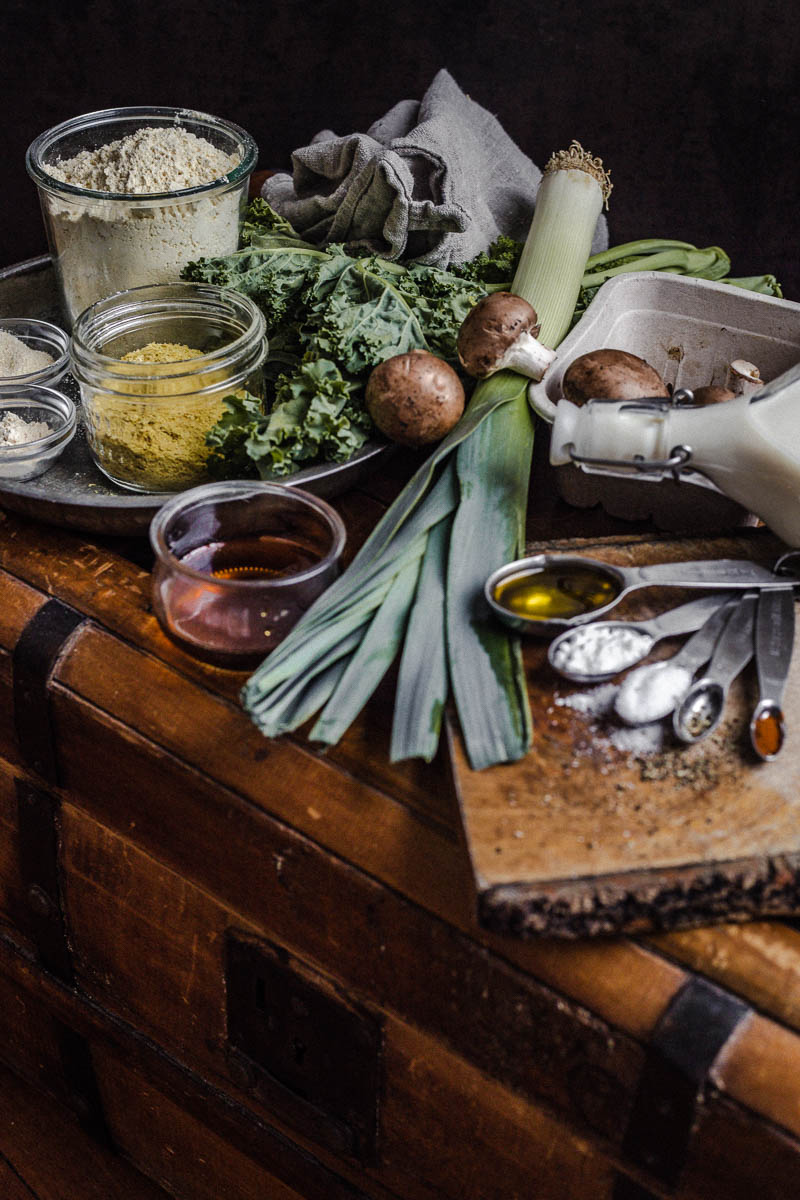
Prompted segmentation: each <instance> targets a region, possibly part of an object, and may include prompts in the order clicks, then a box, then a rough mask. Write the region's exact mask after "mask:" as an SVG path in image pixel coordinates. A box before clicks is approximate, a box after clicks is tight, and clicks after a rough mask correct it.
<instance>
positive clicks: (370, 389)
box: [366, 350, 464, 446]
mask: <svg viewBox="0 0 800 1200" xmlns="http://www.w3.org/2000/svg"><path fill="white" fill-rule="evenodd" d="M366 401H367V410H368V412H369V414H370V416H371V417H372V419H373V421H374V422H375V424H376V425H377V427H378V429H380V431H381V433H383V434H385V435H386V437H388V438H390V439H391V440H392V441H393V442H399V443H400V445H401V446H427V445H428V444H429V443H430V442H438V441H439V440H440V439H441V438H443V437H444V435H445V434H446V433H449V432H450V430H451V429H452V428H453V426H454V425H456V424H457V423H458V421H459V419H460V418H461V414H462V413H463V411H464V388H463V387H462V384H461V380H460V379H459V378H458V375H457V374H456V372H455V371H454V370H453V368H452V367H451V366H450V365H449V363H446V362H444V361H443V360H442V359H441V358H437V357H436V355H435V354H431V353H429V351H427V350H409V351H408V353H407V354H396V355H395V356H394V357H393V358H387V359H385V360H384V362H382V363H379V364H378V366H377V367H375V368H374V369H373V370H372V372H371V374H370V377H369V379H368V380H367V392H366Z"/></svg>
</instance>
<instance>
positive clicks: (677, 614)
mask: <svg viewBox="0 0 800 1200" xmlns="http://www.w3.org/2000/svg"><path fill="white" fill-rule="evenodd" d="M732 598H733V597H732V594H731V593H728V592H715V593H714V595H713V596H701V597H700V599H699V600H690V601H689V603H688V604H679V605H678V606H677V608H670V609H669V610H668V611H667V612H664V613H659V615H658V616H657V617H650V619H649V620H647V621H640V622H639V628H640V629H644V630H646V632H647V633H649V634H652V636H653V637H654V638H656V640H660V639H661V638H666V637H672V636H673V634H677V633H692V632H693V631H694V630H695V629H700V627H701V626H703V625H705V623H706V621H707V620H708V618H709V616H710V615H711V614H712V613H714V612H716V611H717V609H718V608H719V607H720V605H723V604H724V603H725V601H726V600H731V599H732ZM687 645H688V642H687Z"/></svg>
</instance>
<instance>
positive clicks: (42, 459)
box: [0, 382, 77, 483]
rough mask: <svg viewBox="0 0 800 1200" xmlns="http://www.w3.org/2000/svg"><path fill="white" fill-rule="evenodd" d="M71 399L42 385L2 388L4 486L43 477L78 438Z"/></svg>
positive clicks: (0, 462)
mask: <svg viewBox="0 0 800 1200" xmlns="http://www.w3.org/2000/svg"><path fill="white" fill-rule="evenodd" d="M76 426H77V415H76V412H75V405H74V404H73V403H72V401H71V400H70V398H69V396H65V395H64V394H63V393H62V392H59V391H57V390H56V389H55V388H51V387H46V386H45V385H44V384H39V383H29V384H24V383H18V384H13V383H6V382H4V383H2V384H0V483H2V482H3V481H4V480H13V481H14V482H15V483H22V482H24V481H25V480H27V479H35V478H36V477H37V476H38V475H43V474H44V473H45V471H46V470H48V468H49V467H51V466H52V465H53V463H54V462H55V461H56V459H57V458H58V456H59V455H60V454H61V453H62V451H63V450H64V449H65V448H66V447H67V446H68V445H69V443H70V442H71V441H72V439H73V437H74V436H75V429H76Z"/></svg>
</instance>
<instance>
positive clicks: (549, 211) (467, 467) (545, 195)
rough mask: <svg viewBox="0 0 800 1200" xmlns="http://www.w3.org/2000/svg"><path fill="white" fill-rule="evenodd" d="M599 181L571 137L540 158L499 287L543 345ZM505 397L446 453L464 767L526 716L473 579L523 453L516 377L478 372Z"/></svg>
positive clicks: (521, 731)
mask: <svg viewBox="0 0 800 1200" xmlns="http://www.w3.org/2000/svg"><path fill="white" fill-rule="evenodd" d="M610 190H611V185H610V183H609V181H608V176H607V175H606V173H605V172H604V170H603V168H602V164H601V163H600V162H599V160H597V159H594V158H592V156H591V155H589V154H587V153H586V152H585V151H584V150H583V148H582V147H581V146H580V145H579V143H577V142H573V143H572V145H571V146H570V148H569V150H566V151H562V152H561V153H559V154H555V155H553V157H552V158H551V159H550V161H549V162H548V164H547V166H546V167H545V171H544V176H543V179H542V183H541V186H540V188H539V194H538V195H537V197H536V210H535V212H534V216H533V222H532V224H531V229H530V233H529V234H528V240H527V241H526V243H525V246H524V248H523V251H522V255H521V257H520V260H519V265H518V266H517V271H516V274H515V276H514V282H513V283H512V285H511V290H512V291H513V292H515V293H516V294H517V295H519V296H522V298H523V299H524V300H527V301H528V303H529V304H531V305H532V306H533V307H534V308H535V309H536V314H537V317H538V319H539V322H540V329H539V335H538V336H539V341H540V342H542V343H543V344H544V345H545V346H548V347H549V348H550V349H553V350H554V349H555V347H556V346H557V345H558V343H559V342H560V341H561V339H562V338H563V337H564V335H565V334H566V333H567V331H568V329H569V326H570V322H571V320H572V313H573V311H574V309H575V302H576V300H577V298H578V294H579V292H580V288H581V280H582V278H583V273H584V270H585V267H586V260H587V257H588V255H589V252H590V250H591V245H592V237H593V235H594V231H595V226H596V225H597V219H598V217H599V216H600V212H601V210H602V207H603V204H604V202H605V201H606V200H607V199H608V194H609V192H610ZM495 394H497V395H500V394H505V395H507V397H508V403H507V404H506V405H504V406H503V407H500V408H498V409H497V410H496V411H495V412H494V413H493V415H492V417H491V420H490V421H487V422H486V423H485V424H483V425H482V426H480V427H479V428H478V429H477V430H476V431H475V433H474V434H473V435H472V437H471V438H470V439H469V440H468V441H467V442H463V443H462V444H461V446H460V447H459V450H458V458H457V468H458V477H459V483H460V485H461V503H460V505H459V508H458V511H457V513H456V516H455V519H454V523H453V532H452V536H451V543H450V562H449V569H448V578H447V588H448V603H447V624H448V633H447V638H448V641H447V649H448V658H449V662H450V673H451V679H452V684H453V695H454V698H455V702H456V708H457V710H458V717H459V723H460V725H461V731H462V734H463V736H464V744H465V747H466V750H467V754H468V756H469V760H470V764H471V766H472V767H473V768H474V769H476V770H480V769H481V768H483V767H486V766H491V765H492V764H494V763H496V762H507V761H511V760H514V759H518V758H522V757H523V756H524V755H525V754H527V752H528V750H529V749H530V744H531V716H530V710H529V706H528V691H527V686H526V683H525V676H524V669H523V664H522V654H521V649H520V645H519V639H518V638H514V637H512V636H511V635H510V634H509V633H508V632H507V631H506V630H501V629H500V627H499V626H496V625H495V624H493V622H492V621H491V620H490V619H489V616H488V613H487V611H486V602H485V599H484V597H483V590H482V585H483V582H484V580H485V579H486V578H487V576H488V575H489V574H490V573H491V572H492V571H493V570H494V568H495V567H499V566H501V565H502V564H503V563H504V562H508V561H510V560H511V559H514V558H518V557H519V556H520V554H521V553H522V552H523V551H524V545H525V513H526V508H527V495H528V480H529V474H530V463H531V454H532V451H533V421H532V417H531V414H530V411H529V409H528V405H527V402H526V385H525V380H523V379H522V378H521V377H520V376H518V375H515V374H513V373H511V372H508V371H503V372H500V373H499V374H497V375H492V376H490V377H489V378H488V379H487V380H485V381H484V382H482V383H481V384H480V385H479V386H478V388H477V390H476V392H475V396H474V397H473V403H474V402H475V401H478V400H482V401H483V402H484V403H485V402H486V399H487V397H489V396H494V395H495Z"/></svg>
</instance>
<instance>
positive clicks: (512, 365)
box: [495, 330, 556, 380]
mask: <svg viewBox="0 0 800 1200" xmlns="http://www.w3.org/2000/svg"><path fill="white" fill-rule="evenodd" d="M555 356H556V355H555V351H554V350H549V349H548V347H547V346H543V345H542V343H541V342H540V341H538V340H537V339H536V338H535V337H533V335H532V334H530V333H528V331H527V330H523V331H522V333H520V335H519V337H518V338H517V339H516V341H514V342H512V343H511V345H510V346H509V347H508V349H507V350H506V351H505V353H504V354H503V355H501V357H500V358H499V359H498V360H497V366H496V368H495V370H498V371H501V370H504V369H507V370H509V371H518V372H519V374H520V375H527V376H528V378H529V379H537V380H538V379H541V378H542V376H543V375H544V373H545V371H546V370H547V368H548V367H549V366H550V364H551V362H552V361H553V359H554V358H555Z"/></svg>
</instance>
